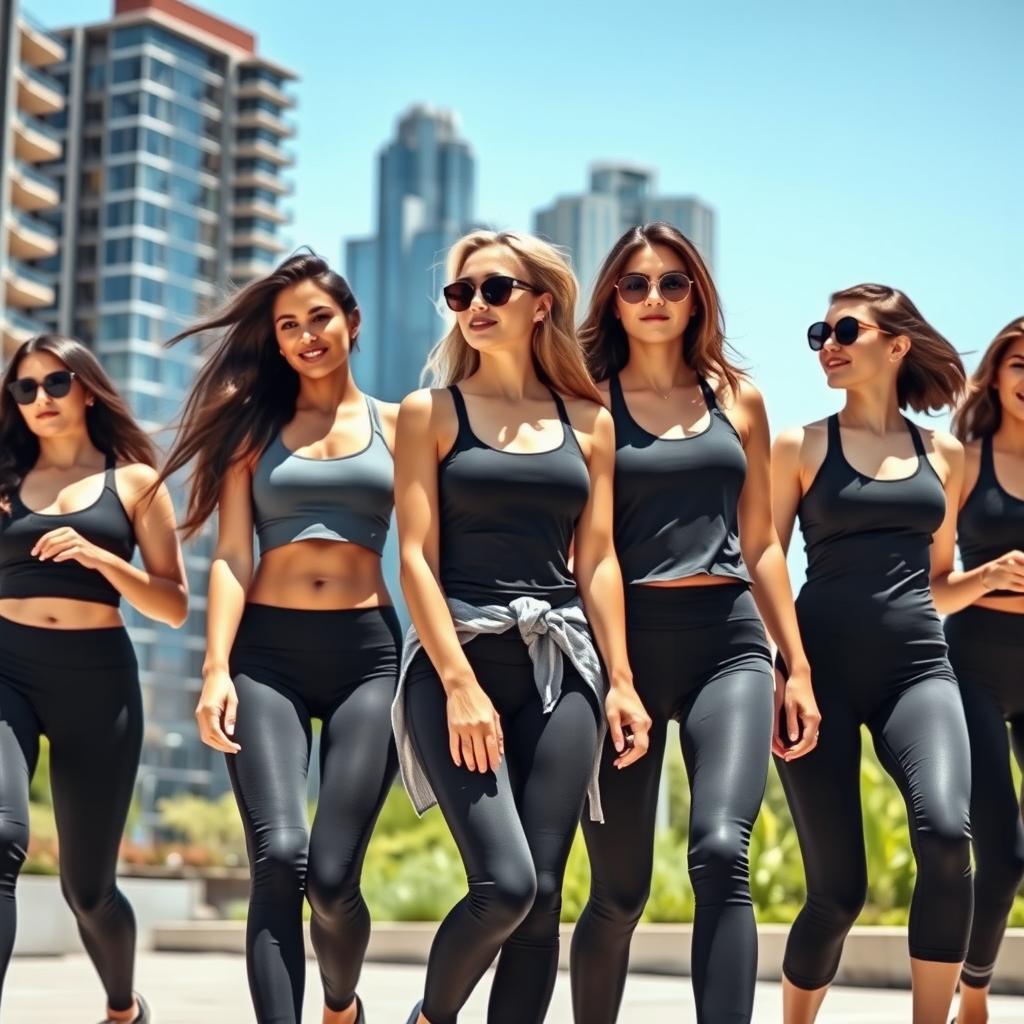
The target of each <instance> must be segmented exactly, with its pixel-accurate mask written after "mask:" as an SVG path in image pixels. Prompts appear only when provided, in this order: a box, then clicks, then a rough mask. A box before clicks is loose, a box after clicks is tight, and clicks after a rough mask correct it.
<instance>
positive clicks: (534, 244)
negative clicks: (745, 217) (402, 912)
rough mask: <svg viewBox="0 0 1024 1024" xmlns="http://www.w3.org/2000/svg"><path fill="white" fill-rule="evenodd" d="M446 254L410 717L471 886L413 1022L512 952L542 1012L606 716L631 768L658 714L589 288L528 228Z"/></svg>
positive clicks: (528, 1015)
mask: <svg viewBox="0 0 1024 1024" xmlns="http://www.w3.org/2000/svg"><path fill="white" fill-rule="evenodd" d="M448 262H449V273H450V277H449V280H450V281H451V284H449V285H448V286H447V287H446V288H445V289H444V295H445V300H446V301H447V303H448V306H449V308H450V309H452V310H453V311H454V312H455V313H456V318H455V323H454V324H453V325H452V328H451V331H450V333H449V334H448V336H447V337H446V338H445V339H444V340H443V341H441V342H440V344H439V345H438V346H437V347H436V348H435V350H434V352H433V354H432V356H431V360H430V363H429V364H428V367H429V369H430V370H431V371H432V375H433V377H434V382H435V383H436V384H438V385H440V386H439V387H438V388H437V389H436V390H423V391H416V392H414V393H413V394H411V395H409V396H408V397H407V398H406V399H405V400H404V401H403V403H402V411H401V415H400V420H399V441H398V461H397V467H396V484H397V487H396V497H397V503H396V507H397V510H398V523H399V532H400V535H401V542H402V543H401V547H402V584H403V589H404V591H405V596H406V600H407V601H408V605H409V610H410V612H411V614H412V620H413V627H414V628H413V629H412V630H411V631H410V635H409V639H408V641H407V643H406V649H405V654H404V656H403V675H402V682H401V683H400V686H399V693H398V696H397V697H396V699H395V706H394V722H395V736H396V739H397V741H398V746H399V759H400V763H401V767H402V774H403V777H404V779H405V783H406V786H407V788H408V790H409V794H410V796H411V797H412V800H413V803H414V804H415V806H416V809H417V810H418V811H422V810H424V809H425V808H426V807H428V806H429V805H430V804H432V803H434V802H435V801H436V802H437V803H438V804H439V805H440V808H441V811H442V813H443V814H444V816H445V820H446V821H447V822H448V824H449V827H450V828H451V829H452V832H453V834H454V835H455V837H456V839H457V841H458V844H459V850H460V852H461V854H462V858H463V861H464V863H465V866H466V873H467V875H468V877H469V892H468V893H467V895H466V897H465V898H464V899H463V900H462V901H461V902H460V903H458V904H457V905H456V906H455V907H454V908H453V909H452V911H451V912H450V913H449V914H448V916H447V917H446V918H445V920H444V922H443V923H442V924H441V926H440V928H439V929H438V932H437V937H436V938H435V940H434V944H433V947H432V949H431V953H430V960H429V962H428V965H427V978H426V985H425V990H424V998H423V1001H422V1003H421V1004H420V1005H418V1006H417V1007H416V1008H415V1009H414V1010H413V1013H412V1016H411V1017H410V1018H409V1021H410V1024H451V1022H453V1021H454V1020H455V1019H456V1016H457V1015H458V1013H459V1010H460V1009H461V1008H462V1006H463V1005H464V1004H465V1002H466V1000H467V999H468V998H469V995H470V993H471V992H472V990H473V988H474V987H475V986H476V984H477V982H478V981H479V980H480V978H481V977H482V975H483V974H484V972H485V971H486V970H487V968H488V967H489V966H490V964H491V962H492V961H493V960H494V957H495V956H496V955H497V953H498V952H499V950H500V951H501V958H500V960H499V961H498V968H497V971H496V973H495V976H494V983H493V986H492V988H491V997H490V1002H491V1013H490V1015H489V1019H491V1020H515V1021H517V1022H519V1024H540V1022H541V1021H543V1020H544V1017H545V1014H546V1012H547V1008H548V1004H549V1002H550V1000H551V993H552V990H553V988H554V981H555V974H556V972H557V967H558V919H559V907H560V900H561V889H562V876H563V874H564V871H565V863H566V858H567V857H568V854H569V847H570V845H571V843H572V838H573V835H574V834H575V831H576V825H577V822H578V821H579V817H580V812H581V810H582V809H583V804H584V798H585V796H586V795H587V793H588V790H589V795H590V815H591V816H596V817H600V813H601V810H600V799H599V795H598V793H597V792H596V786H595V785H594V783H595V782H596V776H597V767H598V765H597V757H598V756H599V755H600V751H601V738H602V733H603V731H604V722H605V717H606V716H607V720H608V724H609V727H610V730H611V732H612V735H613V737H614V741H613V742H614V746H615V759H616V764H617V766H618V767H621V768H624V769H625V770H626V771H627V772H628V771H632V770H634V769H632V768H629V767H627V766H629V765H631V764H632V763H633V762H634V761H636V760H638V759H639V758H640V757H641V756H642V754H643V753H644V752H645V751H646V747H647V725H648V720H647V715H646V712H645V711H644V709H643V707H642V706H641V704H640V702H639V701H638V700H637V698H636V692H635V690H634V689H633V681H632V675H631V672H630V669H629V664H628V661H627V658H626V650H625V635H624V629H623V620H622V578H621V576H620V575H619V568H618V564H617V562H616V560H615V552H614V549H613V546H612V537H611V521H612V501H611V482H612V479H611V478H612V457H613V450H614V449H613V439H612V432H611V418H610V417H609V416H608V413H607V412H606V411H605V410H604V409H603V408H602V407H601V405H600V401H599V397H600V396H599V395H598V392H597V389H596V388H595V387H594V385H593V382H592V381H591V380H590V377H589V376H588V374H587V371H586V367H585V365H584V363H583V359H582V356H581V353H580V351H579V348H578V346H577V344H576V338H575V332H574V329H573V309H574V306H575V299H576V281H575V279H574V278H573V276H572V272H571V271H570V269H569V266H568V264H567V263H566V261H565V259H564V258H563V257H562V256H561V255H560V254H559V253H558V252H556V251H555V250H554V249H553V248H552V247H551V246H550V245H548V244H547V243H545V242H541V241H540V240H538V239H535V238H531V237H530V236H528V235H514V234H508V233H503V234H495V233H493V232H488V231H478V232H474V233H473V234H471V235H467V236H466V237H464V238H463V239H461V240H460V241H459V242H457V243H456V244H455V246H454V247H453V248H452V251H451V253H450V255H449V261H448ZM563 395H564V396H566V397H565V398H564V399H563V397H562V396H563ZM573 543H574V545H575V558H574V560H573V562H572V564H571V566H570V545H571V544H573ZM591 627H592V629H593V638H592V637H591ZM595 642H596V648H597V649H598V650H600V652H601V656H602V658H603V661H604V664H605V666H606V667H607V673H608V683H609V686H608V691H607V696H606V686H605V680H604V676H603V673H602V670H601V665H600V663H599V661H598V657H597V652H596V650H595ZM463 645H464V646H463ZM602 705H603V706H602ZM629 728H631V729H632V737H631V738H632V741H633V744H632V746H630V745H629V744H627V742H626V740H625V739H624V732H627V733H628V731H629Z"/></svg>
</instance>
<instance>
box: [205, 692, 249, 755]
mask: <svg viewBox="0 0 1024 1024" xmlns="http://www.w3.org/2000/svg"><path fill="white" fill-rule="evenodd" d="M221 714H222V709H221V708H219V707H216V706H215V705H204V704H201V705H200V706H199V707H198V708H197V709H196V719H197V721H198V723H199V738H200V739H201V740H202V741H203V743H205V744H206V745H207V746H208V747H213V749H214V750H219V751H221V752H222V753H225V754H237V753H238V752H239V751H240V750H241V749H242V748H241V747H240V746H239V745H238V744H237V743H235V741H234V740H232V739H230V738H229V737H227V736H225V735H224V730H223V729H222V728H221Z"/></svg>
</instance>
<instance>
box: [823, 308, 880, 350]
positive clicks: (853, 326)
mask: <svg viewBox="0 0 1024 1024" xmlns="http://www.w3.org/2000/svg"><path fill="white" fill-rule="evenodd" d="M861 331H878V333H879V334H888V335H889V336H890V337H891V336H892V332H891V331H883V330H882V328H881V327H879V326H878V324H865V323H862V322H861V321H860V320H858V319H857V318H856V317H855V316H841V317H840V318H839V319H838V320H837V321H836V325H835V327H833V326H832V325H831V324H827V323H825V321H824V320H819V321H818V322H817V323H816V324H811V326H810V327H808V328H807V344H808V345H810V346H811V349H812V350H813V351H815V352H820V351H821V350H822V349H823V348H824V347H825V342H826V341H828V339H829V338H831V337H832V336H833V335H835V339H836V344H838V345H852V344H853V343H854V342H855V341H856V340H857V339H858V338H859V337H860V333H861Z"/></svg>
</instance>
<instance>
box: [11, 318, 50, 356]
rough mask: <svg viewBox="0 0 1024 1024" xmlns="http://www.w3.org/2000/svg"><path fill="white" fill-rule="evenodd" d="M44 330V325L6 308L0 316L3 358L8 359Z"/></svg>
mask: <svg viewBox="0 0 1024 1024" xmlns="http://www.w3.org/2000/svg"><path fill="white" fill-rule="evenodd" d="M45 330H46V327H45V325H43V324H41V323H39V322H38V321H36V320H33V319H32V318H31V317H28V316H25V314H24V313H20V312H18V310H16V309H11V308H10V307H8V308H7V309H5V310H4V313H3V316H0V334H2V336H3V337H2V341H3V356H4V359H5V360H6V359H8V358H9V357H10V356H12V355H13V354H14V351H15V349H16V348H17V347H18V346H19V345H24V344H25V342H26V341H28V339H29V338H34V337H35V336H36V335H37V334H42V333H43V332H44V331H45Z"/></svg>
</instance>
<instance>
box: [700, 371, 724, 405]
mask: <svg viewBox="0 0 1024 1024" xmlns="http://www.w3.org/2000/svg"><path fill="white" fill-rule="evenodd" d="M697 383H698V384H700V390H701V394H702V395H703V396H704V401H705V402H706V403H707V407H708V412H710V413H715V412H721V409H719V408H718V399H717V398H715V392H714V389H713V388H712V387H711V385H710V384H709V383H708V382H707V381H706V380H705V379H704V378H703V377H698V378H697Z"/></svg>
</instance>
